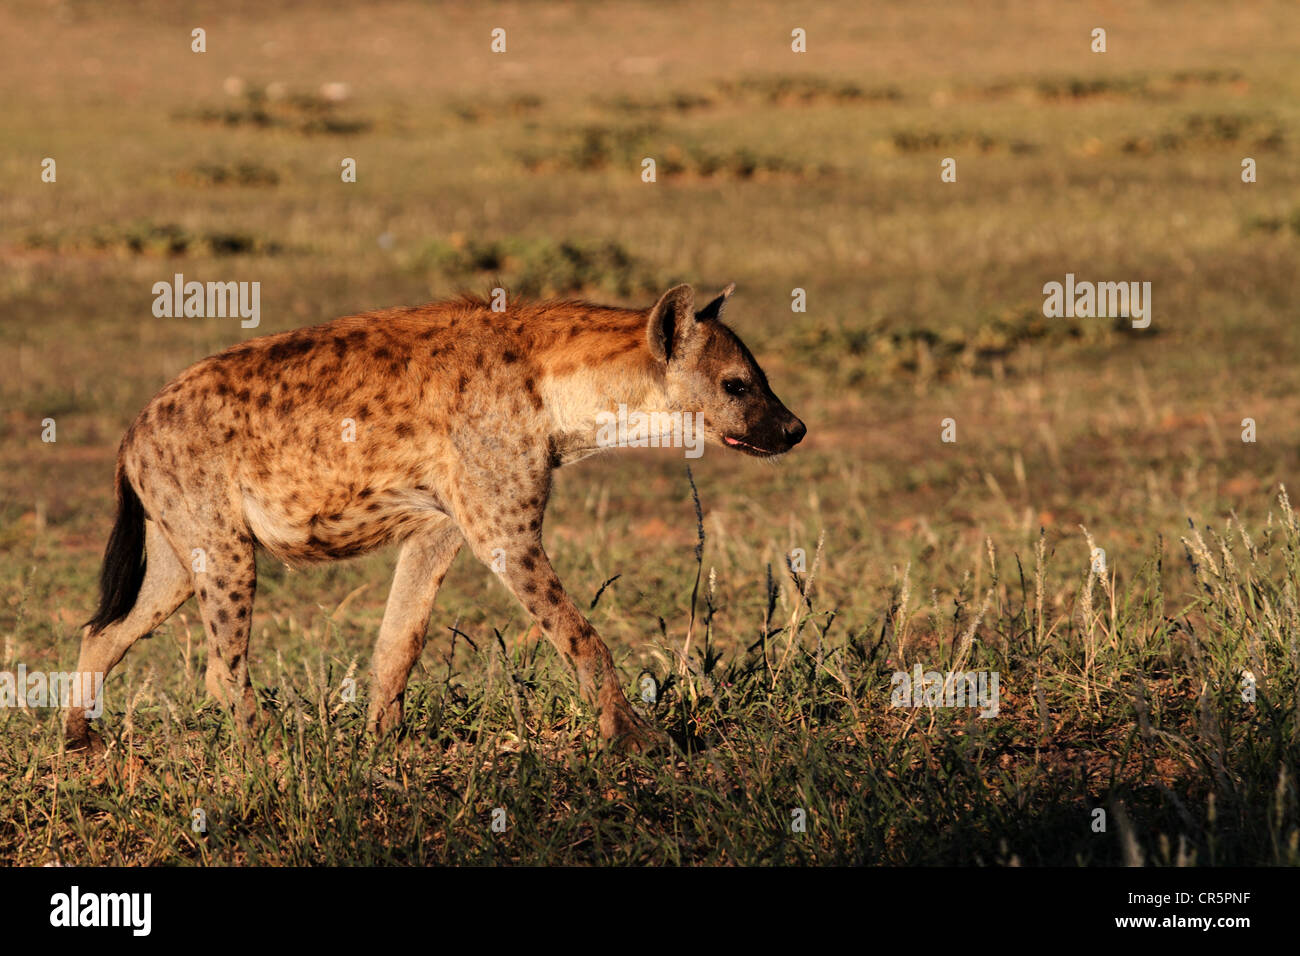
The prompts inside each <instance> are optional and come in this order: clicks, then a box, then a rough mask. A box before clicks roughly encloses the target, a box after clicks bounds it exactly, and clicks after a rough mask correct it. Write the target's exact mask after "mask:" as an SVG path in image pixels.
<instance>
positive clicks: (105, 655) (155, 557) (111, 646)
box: [63, 520, 194, 750]
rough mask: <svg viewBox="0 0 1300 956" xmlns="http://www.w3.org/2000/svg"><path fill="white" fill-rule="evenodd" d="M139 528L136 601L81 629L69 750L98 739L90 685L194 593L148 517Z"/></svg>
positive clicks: (66, 730)
mask: <svg viewBox="0 0 1300 956" xmlns="http://www.w3.org/2000/svg"><path fill="white" fill-rule="evenodd" d="M144 530H145V572H144V581H143V583H142V584H141V585H140V593H139V594H138V595H137V596H136V599H135V604H134V605H133V606H132V608H131V610H130V612H128V614H127V616H126V617H124V618H123V619H122V620H120V621H117V622H116V623H114V624H110V625H108V626H107V627H105V628H103V629H102V630H100V631H92V630H91V629H90V628H89V627H86V628H83V630H82V634H81V655H80V657H79V659H78V660H77V673H78V675H79V678H78V685H79V688H81V689H82V691H83V696H82V697H81V698H80V699H74V700H72V701H71V702H70V706H69V708H68V712H67V715H66V716H65V718H64V724H63V734H64V738H65V742H66V746H67V748H68V749H69V750H79V749H83V748H85V747H89V746H91V745H92V744H95V743H97V742H98V740H97V738H96V737H92V734H91V730H90V721H89V719H88V717H87V714H86V711H87V709H91V710H92V711H94V710H96V709H97V708H96V705H100V706H102V704H103V700H102V698H101V699H97V700H94V701H91V700H89V699H86V697H85V696H84V694H85V692H86V691H88V690H89V689H92V688H95V687H101V688H102V686H103V681H104V680H105V679H107V677H108V672H109V671H111V670H112V669H113V668H114V667H115V666H117V663H118V662H119V661H120V660H122V658H123V657H124V656H125V655H126V652H127V651H128V650H130V649H131V645H132V644H134V643H135V642H136V641H138V640H139V639H140V638H142V637H144V636H145V635H146V634H148V633H149V632H150V631H152V630H153V629H154V628H156V627H157V626H158V625H159V624H161V623H162V622H163V621H165V620H167V618H169V617H171V615H172V613H173V612H174V611H175V610H176V609H177V608H178V607H180V606H181V605H182V604H184V603H185V602H186V601H187V600H188V599H189V597H190V595H191V594H193V593H194V585H193V583H192V582H191V579H190V572H189V569H188V568H186V567H185V566H184V565H182V564H181V562H180V559H179V558H177V557H176V552H175V551H173V550H172V546H171V545H170V544H168V543H167V539H166V538H164V537H163V534H162V531H161V530H160V529H159V528H158V526H157V525H156V524H155V523H154V522H153V521H148V520H146V521H145V524H144ZM101 694H102V690H101Z"/></svg>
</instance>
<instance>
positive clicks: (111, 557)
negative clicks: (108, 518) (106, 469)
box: [86, 461, 145, 633]
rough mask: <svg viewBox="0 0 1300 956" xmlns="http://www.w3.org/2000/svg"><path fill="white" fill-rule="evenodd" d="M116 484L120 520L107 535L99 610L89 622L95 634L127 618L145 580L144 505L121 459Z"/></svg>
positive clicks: (100, 584) (101, 572) (116, 521)
mask: <svg viewBox="0 0 1300 956" xmlns="http://www.w3.org/2000/svg"><path fill="white" fill-rule="evenodd" d="M116 484H117V520H115V521H114V522H113V532H112V534H110V535H109V536H108V547H107V548H105V549H104V566H103V568H102V569H101V570H100V572H99V609H98V610H97V611H95V616H94V617H92V618H91V619H90V620H89V621H87V622H86V626H88V627H89V628H90V629H91V632H92V633H93V632H97V631H102V630H103V629H104V628H106V627H108V626H109V625H110V624H115V623H117V622H118V621H120V620H122V618H124V617H126V616H127V614H129V613H130V612H131V608H132V607H134V606H135V599H136V596H137V595H139V593H140V585H141V584H143V583H144V562H145V557H144V505H142V504H141V503H140V497H139V495H137V494H136V493H135V489H134V488H132V487H131V482H130V481H129V480H128V479H127V477H126V472H125V470H124V469H123V468H122V463H121V462H120V461H119V462H118V464H117V481H116Z"/></svg>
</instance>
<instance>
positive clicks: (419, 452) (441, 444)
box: [65, 285, 804, 751]
mask: <svg viewBox="0 0 1300 956" xmlns="http://www.w3.org/2000/svg"><path fill="white" fill-rule="evenodd" d="M732 288H734V286H729V287H728V288H727V289H726V291H724V292H723V293H722V294H721V295H719V296H718V297H717V298H715V299H714V300H713V301H711V302H709V303H708V304H707V305H706V306H704V307H703V308H702V309H700V310H698V311H696V309H695V295H694V292H693V291H692V290H691V288H690V286H685V285H682V286H677V287H675V288H673V289H670V290H668V291H667V292H665V293H664V294H663V296H662V297H660V299H659V301H658V302H657V303H656V304H655V305H654V306H653V307H651V308H650V309H640V310H635V309H619V308H610V307H606V306H598V305H591V304H588V303H583V302H548V303H541V304H530V303H508V304H506V305H505V308H504V311H498V310H494V309H493V308H492V306H491V305H490V304H489V303H488V302H486V301H483V300H480V299H473V298H461V299H458V300H455V301H451V302H443V303H436V304H433V305H427V306H421V307H418V308H407V309H388V310H383V311H379V312H371V313H368V314H366V315H357V316H349V317H346V318H340V319H336V320H335V321H333V322H328V323H326V324H324V325H319V326H316V327H314V328H309V329H299V330H297V331H293V332H286V333H283V334H279V335H270V336H266V337H263V338H258V339H252V340H250V341H247V342H244V343H241V344H239V345H236V346H233V347H232V348H229V349H226V350H225V351H224V352H221V353H219V354H217V355H214V356H211V357H210V358H207V359H204V360H203V361H201V362H199V363H198V364H196V365H193V366H191V367H190V368H188V369H187V370H185V371H184V372H182V373H181V374H180V375H179V376H178V377H177V378H176V379H175V380H173V381H172V382H171V383H170V384H168V385H167V386H166V387H164V388H163V389H162V391H160V392H159V393H158V394H157V395H156V396H155V397H154V398H153V400H152V401H150V402H149V404H148V405H147V406H146V407H145V408H144V410H143V411H142V412H141V413H140V415H139V417H137V418H136V420H135V422H134V423H133V424H132V425H131V427H130V428H129V429H128V430H127V432H126V435H125V437H124V438H123V439H122V444H121V448H120V451H119V453H118V459H117V471H116V491H117V518H116V521H115V523H114V525H113V530H112V533H111V535H110V537H109V541H108V547H107V550H106V553H105V556H104V565H103V570H102V573H101V581H100V586H101V588H100V589H101V596H100V603H99V608H98V610H97V611H96V613H95V615H94V617H93V618H92V619H91V620H90V621H89V622H88V623H87V625H86V626H85V628H84V629H83V632H82V639H81V657H80V660H79V662H78V664H77V670H78V671H79V672H80V673H81V674H83V675H101V679H102V678H103V677H106V676H107V674H108V672H109V671H110V670H111V669H112V668H113V667H114V665H116V664H117V663H118V661H120V660H121V659H122V657H123V655H125V654H126V652H127V650H128V649H129V648H130V647H131V645H132V644H134V643H135V642H136V641H137V640H138V639H139V638H141V637H143V636H144V635H146V634H148V633H149V632H151V631H152V630H153V629H154V628H156V627H158V625H160V624H161V623H162V622H163V621H164V620H166V619H167V618H168V617H169V616H170V615H171V614H172V612H174V611H175V610H176V609H177V608H178V607H180V605H181V604H183V603H184V602H185V601H186V600H187V599H188V598H189V597H190V596H191V595H195V594H197V596H198V606H199V615H200V617H201V619H202V622H203V629H204V633H205V638H206V641H207V645H208V660H207V673H206V684H207V688H208V691H209V692H210V693H211V694H213V695H214V696H215V697H217V698H218V699H219V700H221V701H222V702H224V703H225V704H226V705H228V706H229V707H231V708H233V711H234V714H235V717H236V720H237V722H238V723H240V724H241V725H243V726H248V727H251V726H252V725H254V724H255V723H256V718H257V701H256V698H255V696H254V693H253V687H252V683H251V681H250V679H249V661H248V641H249V631H250V627H251V624H252V608H253V594H254V591H255V589H256V570H255V563H254V550H255V549H256V548H258V547H260V548H262V549H264V550H265V551H266V552H267V553H269V554H270V555H272V556H274V557H275V558H277V559H279V560H282V561H284V562H286V563H307V562H313V561H323V560H329V559H336V558H345V557H350V556H353V555H359V554H364V553H365V552H368V551H372V550H374V549H376V548H379V547H382V546H384V545H387V544H390V543H400V544H401V551H400V554H399V556H398V559H397V569H396V573H395V574H394V577H393V584H392V590H391V592H390V594H389V597H388V604H387V607H386V609H385V611H384V617H383V623H382V624H381V626H380V629H379V639H378V642H377V644H376V646H375V652H374V658H373V665H372V676H371V685H370V702H369V727H370V729H371V730H372V731H374V732H376V733H384V732H386V731H389V730H391V729H393V728H394V727H396V726H397V725H398V724H399V723H400V721H401V716H402V699H403V695H404V693H405V689H406V682H407V678H408V675H409V674H410V671H411V669H412V667H413V666H414V665H415V662H416V660H417V659H418V658H419V656H420V653H421V651H422V650H423V648H424V642H425V632H426V628H427V625H428V621H429V616H430V614H431V612H432V610H433V602H434V595H435V594H436V593H437V591H438V586H439V584H441V583H442V580H443V577H444V576H445V575H446V573H447V569H448V567H449V566H450V565H451V562H452V560H453V558H455V556H456V554H457V552H458V551H459V550H460V548H461V546H462V544H468V545H469V548H470V550H471V551H472V552H473V553H474V555H475V557H477V558H479V559H480V560H481V561H483V562H484V563H486V564H488V565H489V567H491V568H492V569H493V570H494V571H495V572H496V573H497V574H498V575H499V576H500V578H501V580H502V581H503V583H504V584H505V586H506V587H507V588H508V589H509V590H510V591H511V592H512V593H513V594H514V596H515V597H516V598H517V599H518V600H519V601H520V603H521V604H523V606H524V607H525V608H526V609H527V611H528V613H529V614H530V615H531V616H532V618H533V619H534V621H536V623H537V624H538V626H539V627H540V628H541V629H542V631H543V633H545V635H546V637H547V638H548V639H549V640H550V641H551V643H552V644H553V645H554V646H555V648H556V650H557V651H558V652H559V653H560V654H561V656H562V657H563V658H564V659H565V660H566V661H567V662H568V663H569V665H570V667H571V668H572V669H573V670H574V672H575V673H576V675H577V680H578V685H579V688H580V690H581V693H582V696H583V697H584V699H585V700H586V701H587V702H588V703H589V704H590V705H592V706H593V707H594V708H595V710H596V713H597V717H598V721H599V728H600V733H601V736H602V737H603V738H605V739H606V740H607V741H611V742H613V743H615V744H616V745H618V746H620V747H623V748H625V749H630V750H639V751H644V750H647V749H650V748H651V747H653V746H655V745H657V744H659V743H661V742H663V741H664V740H666V738H665V736H664V735H663V734H662V733H660V732H658V731H657V730H655V729H653V728H652V727H650V726H649V725H648V724H647V723H646V722H645V721H644V720H643V719H641V718H640V717H639V716H638V715H637V714H636V713H635V712H634V711H633V710H632V707H631V706H630V705H629V703H628V701H627V698H626V697H625V696H624V694H623V691H622V689H621V687H620V684H619V680H618V676H617V673H616V671H615V668H614V663H613V659H612V658H611V656H610V653H609V650H608V649H607V648H606V646H605V644H604V642H602V641H601V639H600V637H599V636H598V635H597V634H596V631H595V629H594V628H593V627H592V626H591V624H590V623H589V622H588V621H587V619H586V618H585V617H584V616H583V615H582V613H581V612H580V611H579V610H578V607H577V605H576V604H574V602H573V600H572V599H571V598H570V597H569V595H568V594H567V593H566V592H565V590H564V587H563V586H562V585H561V584H560V581H559V578H557V577H556V574H555V571H554V569H553V568H552V567H551V562H550V560H549V559H548V558H547V556H546V552H545V551H544V550H543V548H542V518H543V515H544V512H545V509H546V502H547V498H548V496H549V493H550V487H551V473H552V471H553V470H554V469H555V468H558V467H559V466H561V465H564V464H567V463H569V462H571V461H576V460H578V459H581V458H585V457H587V456H589V455H592V454H594V453H595V452H597V451H600V450H602V449H603V448H604V447H607V446H608V445H609V444H610V442H609V441H608V440H607V435H606V434H604V433H602V428H605V427H607V426H605V425H602V424H601V422H602V421H603V422H606V423H607V422H608V420H609V416H610V415H611V414H613V413H615V412H616V411H618V410H619V408H620V406H626V408H627V409H634V410H641V411H643V412H646V413H667V414H668V415H669V417H671V416H673V415H674V414H675V415H678V416H679V420H680V419H681V418H682V417H685V416H688V415H689V417H690V418H691V419H693V420H694V422H695V423H696V425H697V427H698V429H699V431H700V433H702V436H703V438H705V439H708V440H710V441H711V442H713V443H715V444H719V445H723V446H726V447H730V448H734V449H736V450H739V451H742V452H745V453H747V454H750V455H754V456H759V457H769V456H774V455H779V454H782V453H784V452H786V451H789V450H790V449H791V448H793V447H794V446H795V445H796V444H797V443H798V442H799V441H800V440H801V439H802V438H803V436H804V425H803V423H802V422H801V421H799V419H798V418H796V417H795V416H794V415H792V414H791V413H790V412H789V410H787V409H786V407H785V406H784V405H782V404H781V402H780V401H779V400H778V399H777V397H776V396H775V395H774V394H773V393H772V390H771V388H770V387H769V386H768V383H767V378H766V376H765V375H764V374H763V370H762V369H761V368H759V366H758V363H757V362H756V361H755V360H754V357H753V355H751V354H750V352H749V350H748V349H747V348H745V346H744V344H743V343H742V342H741V341H740V339H739V338H737V337H736V335H735V333H733V332H732V331H731V329H729V328H728V327H727V326H726V325H724V324H723V323H722V321H721V316H722V312H723V308H724V306H725V305H726V301H727V298H728V296H729V295H730V294H731V291H732ZM652 443H656V442H652ZM93 679H94V678H93V676H89V677H83V678H82V680H83V686H92V685H91V684H90V681H92V680H93ZM89 703H90V702H87V701H85V700H82V701H79V702H74V706H73V707H71V708H70V709H69V710H68V713H67V717H66V724H65V734H66V739H67V745H68V746H69V748H82V747H86V746H88V745H90V744H91V743H98V739H97V737H95V735H93V734H92V732H91V730H90V727H89V724H88V721H87V717H86V710H87V709H88V706H89ZM78 704H80V705H82V706H78Z"/></svg>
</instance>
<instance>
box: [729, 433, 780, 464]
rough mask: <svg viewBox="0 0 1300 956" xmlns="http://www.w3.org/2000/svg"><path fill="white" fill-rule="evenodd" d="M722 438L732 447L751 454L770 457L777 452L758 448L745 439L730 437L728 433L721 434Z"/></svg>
mask: <svg viewBox="0 0 1300 956" xmlns="http://www.w3.org/2000/svg"><path fill="white" fill-rule="evenodd" d="M722 440H723V441H725V442H726V443H727V444H728V445H730V446H732V447H733V448H739V449H740V450H741V451H744V452H748V453H749V454H751V455H761V456H763V457H764V458H770V457H771V456H773V455H776V454H778V453H777V452H774V451H771V450H769V449H767V448H759V447H758V446H757V445H751V444H750V443H749V442H747V441H741V440H740V439H739V438H732V437H731V436H730V435H723V436H722Z"/></svg>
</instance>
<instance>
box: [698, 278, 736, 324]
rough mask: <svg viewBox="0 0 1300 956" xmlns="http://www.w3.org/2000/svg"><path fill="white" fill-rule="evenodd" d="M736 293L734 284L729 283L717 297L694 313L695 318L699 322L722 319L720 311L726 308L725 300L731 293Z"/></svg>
mask: <svg viewBox="0 0 1300 956" xmlns="http://www.w3.org/2000/svg"><path fill="white" fill-rule="evenodd" d="M735 291H736V283H734V282H733V283H731V284H730V285H728V286H727V287H726V288H725V289H723V290H722V291H721V292H719V293H718V297H717V298H716V299H714V300H713V301H712V302H710V303H709V304H708V305H706V306H705V307H704V308H702V309H700V311H698V312H696V313H695V318H696V319H698V320H699V321H701V322H708V321H710V320H716V319H720V318H722V310H723V309H725V308H726V307H727V300H728V299H730V298H731V293H733V292H735Z"/></svg>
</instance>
